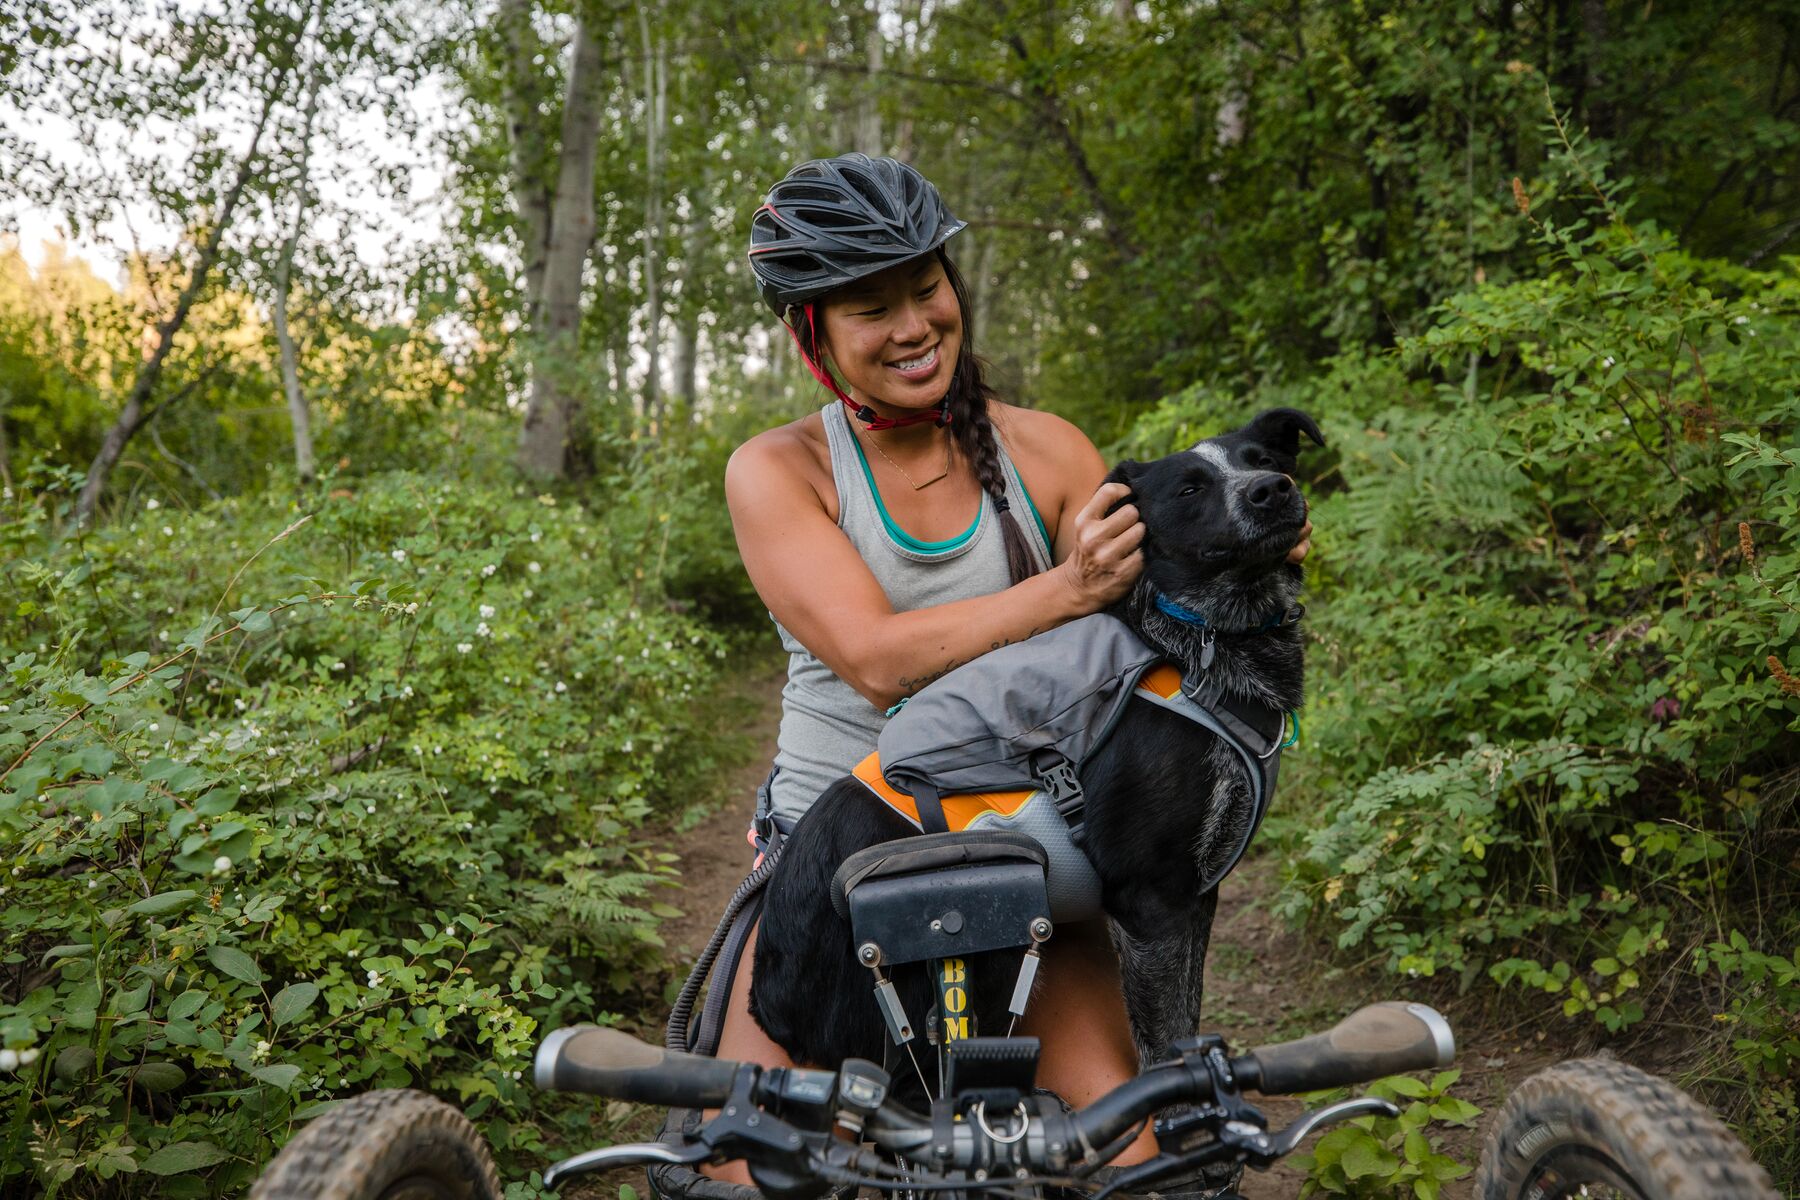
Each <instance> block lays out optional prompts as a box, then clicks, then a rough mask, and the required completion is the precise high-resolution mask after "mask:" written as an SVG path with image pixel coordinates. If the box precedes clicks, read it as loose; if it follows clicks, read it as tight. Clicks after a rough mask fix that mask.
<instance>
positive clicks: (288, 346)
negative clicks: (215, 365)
mask: <svg viewBox="0 0 1800 1200" xmlns="http://www.w3.org/2000/svg"><path fill="white" fill-rule="evenodd" d="M318 102H319V75H318V71H317V69H316V68H315V70H314V72H313V76H312V78H311V79H310V80H309V81H308V83H307V91H306V107H305V110H304V113H303V115H302V117H301V123H300V166H299V177H298V178H297V179H296V180H295V182H294V224H293V228H292V229H290V230H289V231H288V236H287V240H286V241H285V242H283V243H282V246H281V259H280V261H279V262H277V263H276V264H275V311H274V317H275V343H276V345H277V346H279V347H280V349H281V386H282V389H283V390H284V391H285V392H286V393H287V407H288V418H289V420H290V422H291V423H292V424H293V427H294V472H295V473H296V474H297V475H299V477H300V482H301V483H311V482H312V481H313V477H314V475H315V473H316V472H315V469H314V465H313V442H312V414H311V413H310V412H309V411H308V410H307V405H306V393H305V392H303V391H301V390H300V362H299V355H298V354H297V353H295V350H294V337H293V334H292V332H290V330H289V329H288V291H289V284H290V281H291V280H292V278H293V271H294V251H295V250H296V249H297V248H298V247H299V245H300V230H301V228H302V226H303V225H304V223H305V220H306V201H307V191H308V182H307V173H306V172H307V162H308V160H309V159H310V158H311V156H312V127H313V114H314V113H315V112H316V111H317V109H318Z"/></svg>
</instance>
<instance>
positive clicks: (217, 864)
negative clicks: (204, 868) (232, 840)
mask: <svg viewBox="0 0 1800 1200" xmlns="http://www.w3.org/2000/svg"><path fill="white" fill-rule="evenodd" d="M229 870H231V856H230V855H228V854H221V855H219V857H217V858H215V859H213V874H214V875H223V874H224V873H225V872H227V871H229Z"/></svg>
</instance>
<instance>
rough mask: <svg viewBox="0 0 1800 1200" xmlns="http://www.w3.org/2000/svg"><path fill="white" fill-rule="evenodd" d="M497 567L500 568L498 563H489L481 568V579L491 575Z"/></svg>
mask: <svg viewBox="0 0 1800 1200" xmlns="http://www.w3.org/2000/svg"><path fill="white" fill-rule="evenodd" d="M499 569H500V567H499V565H498V564H496V563H489V564H488V565H487V566H485V567H483V568H481V577H482V578H483V579H486V578H487V577H488V576H489V575H492V574H493V573H494V572H495V571H498V570H499Z"/></svg>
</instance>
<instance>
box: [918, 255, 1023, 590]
mask: <svg viewBox="0 0 1800 1200" xmlns="http://www.w3.org/2000/svg"><path fill="white" fill-rule="evenodd" d="M937 255H938V261H939V262H941V263H943V265H944V275H945V277H946V278H947V279H949V281H950V290H951V291H953V292H955V293H956V303H957V306H958V308H960V309H961V310H962V327H963V336H962V349H961V350H960V351H959V352H958V353H957V356H956V370H955V372H954V373H953V374H952V376H951V378H950V391H949V394H948V395H947V396H946V397H945V400H946V401H947V403H948V405H949V408H950V419H951V420H950V435H951V437H952V439H954V441H955V444H956V448H957V450H959V451H960V452H961V453H962V455H963V457H964V458H966V459H968V460H969V465H970V466H972V467H973V468H974V469H975V480H976V482H977V483H979V484H980V485H981V490H982V491H984V492H986V493H987V494H988V495H989V496H990V497H992V499H993V501H994V509H995V511H996V512H997V513H998V514H999V517H1000V534H1001V537H1002V539H1003V540H1004V542H1005V544H1006V566H1007V570H1008V572H1009V573H1010V574H1011V575H1012V581H1013V582H1014V583H1018V582H1020V581H1021V580H1025V579H1029V578H1030V577H1031V576H1033V575H1036V574H1037V573H1038V572H1039V571H1041V570H1043V569H1044V566H1045V564H1044V563H1042V562H1040V561H1039V559H1038V555H1037V553H1036V552H1035V551H1034V550H1033V549H1032V545H1031V541H1030V539H1029V538H1027V537H1026V536H1025V527H1024V526H1023V525H1021V524H1020V523H1019V514H1018V513H1015V512H1013V511H1012V505H1011V504H1010V503H1009V502H1008V501H1007V498H1006V468H1005V467H1004V466H1002V465H1001V462H1000V448H999V444H998V442H997V441H996V439H995V437H994V422H993V420H992V418H990V417H989V415H988V401H990V400H992V399H993V398H994V390H993V389H992V388H990V387H988V385H987V381H986V380H985V379H983V378H982V370H981V360H980V359H978V358H976V357H975V350H974V337H975V330H974V320H973V314H972V313H971V312H970V310H969V292H968V285H967V284H965V283H964V282H963V277H962V273H961V272H960V271H958V270H957V269H956V264H955V263H953V262H951V261H950V256H949V255H947V254H945V253H944V252H943V250H941V249H940V250H939V251H938V252H937Z"/></svg>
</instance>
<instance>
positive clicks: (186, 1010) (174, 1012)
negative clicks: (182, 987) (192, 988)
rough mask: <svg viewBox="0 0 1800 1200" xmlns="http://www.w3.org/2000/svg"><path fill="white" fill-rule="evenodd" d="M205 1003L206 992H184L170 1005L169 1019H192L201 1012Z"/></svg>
mask: <svg viewBox="0 0 1800 1200" xmlns="http://www.w3.org/2000/svg"><path fill="white" fill-rule="evenodd" d="M205 1003H206V993H205V992H183V993H181V995H179V996H177V997H175V1002H174V1003H173V1004H170V1005H169V1017H170V1019H171V1020H177V1021H178V1020H182V1019H185V1018H187V1017H191V1016H193V1015H194V1014H195V1013H197V1012H199V1011H200V1006H201V1005H202V1004H205Z"/></svg>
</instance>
